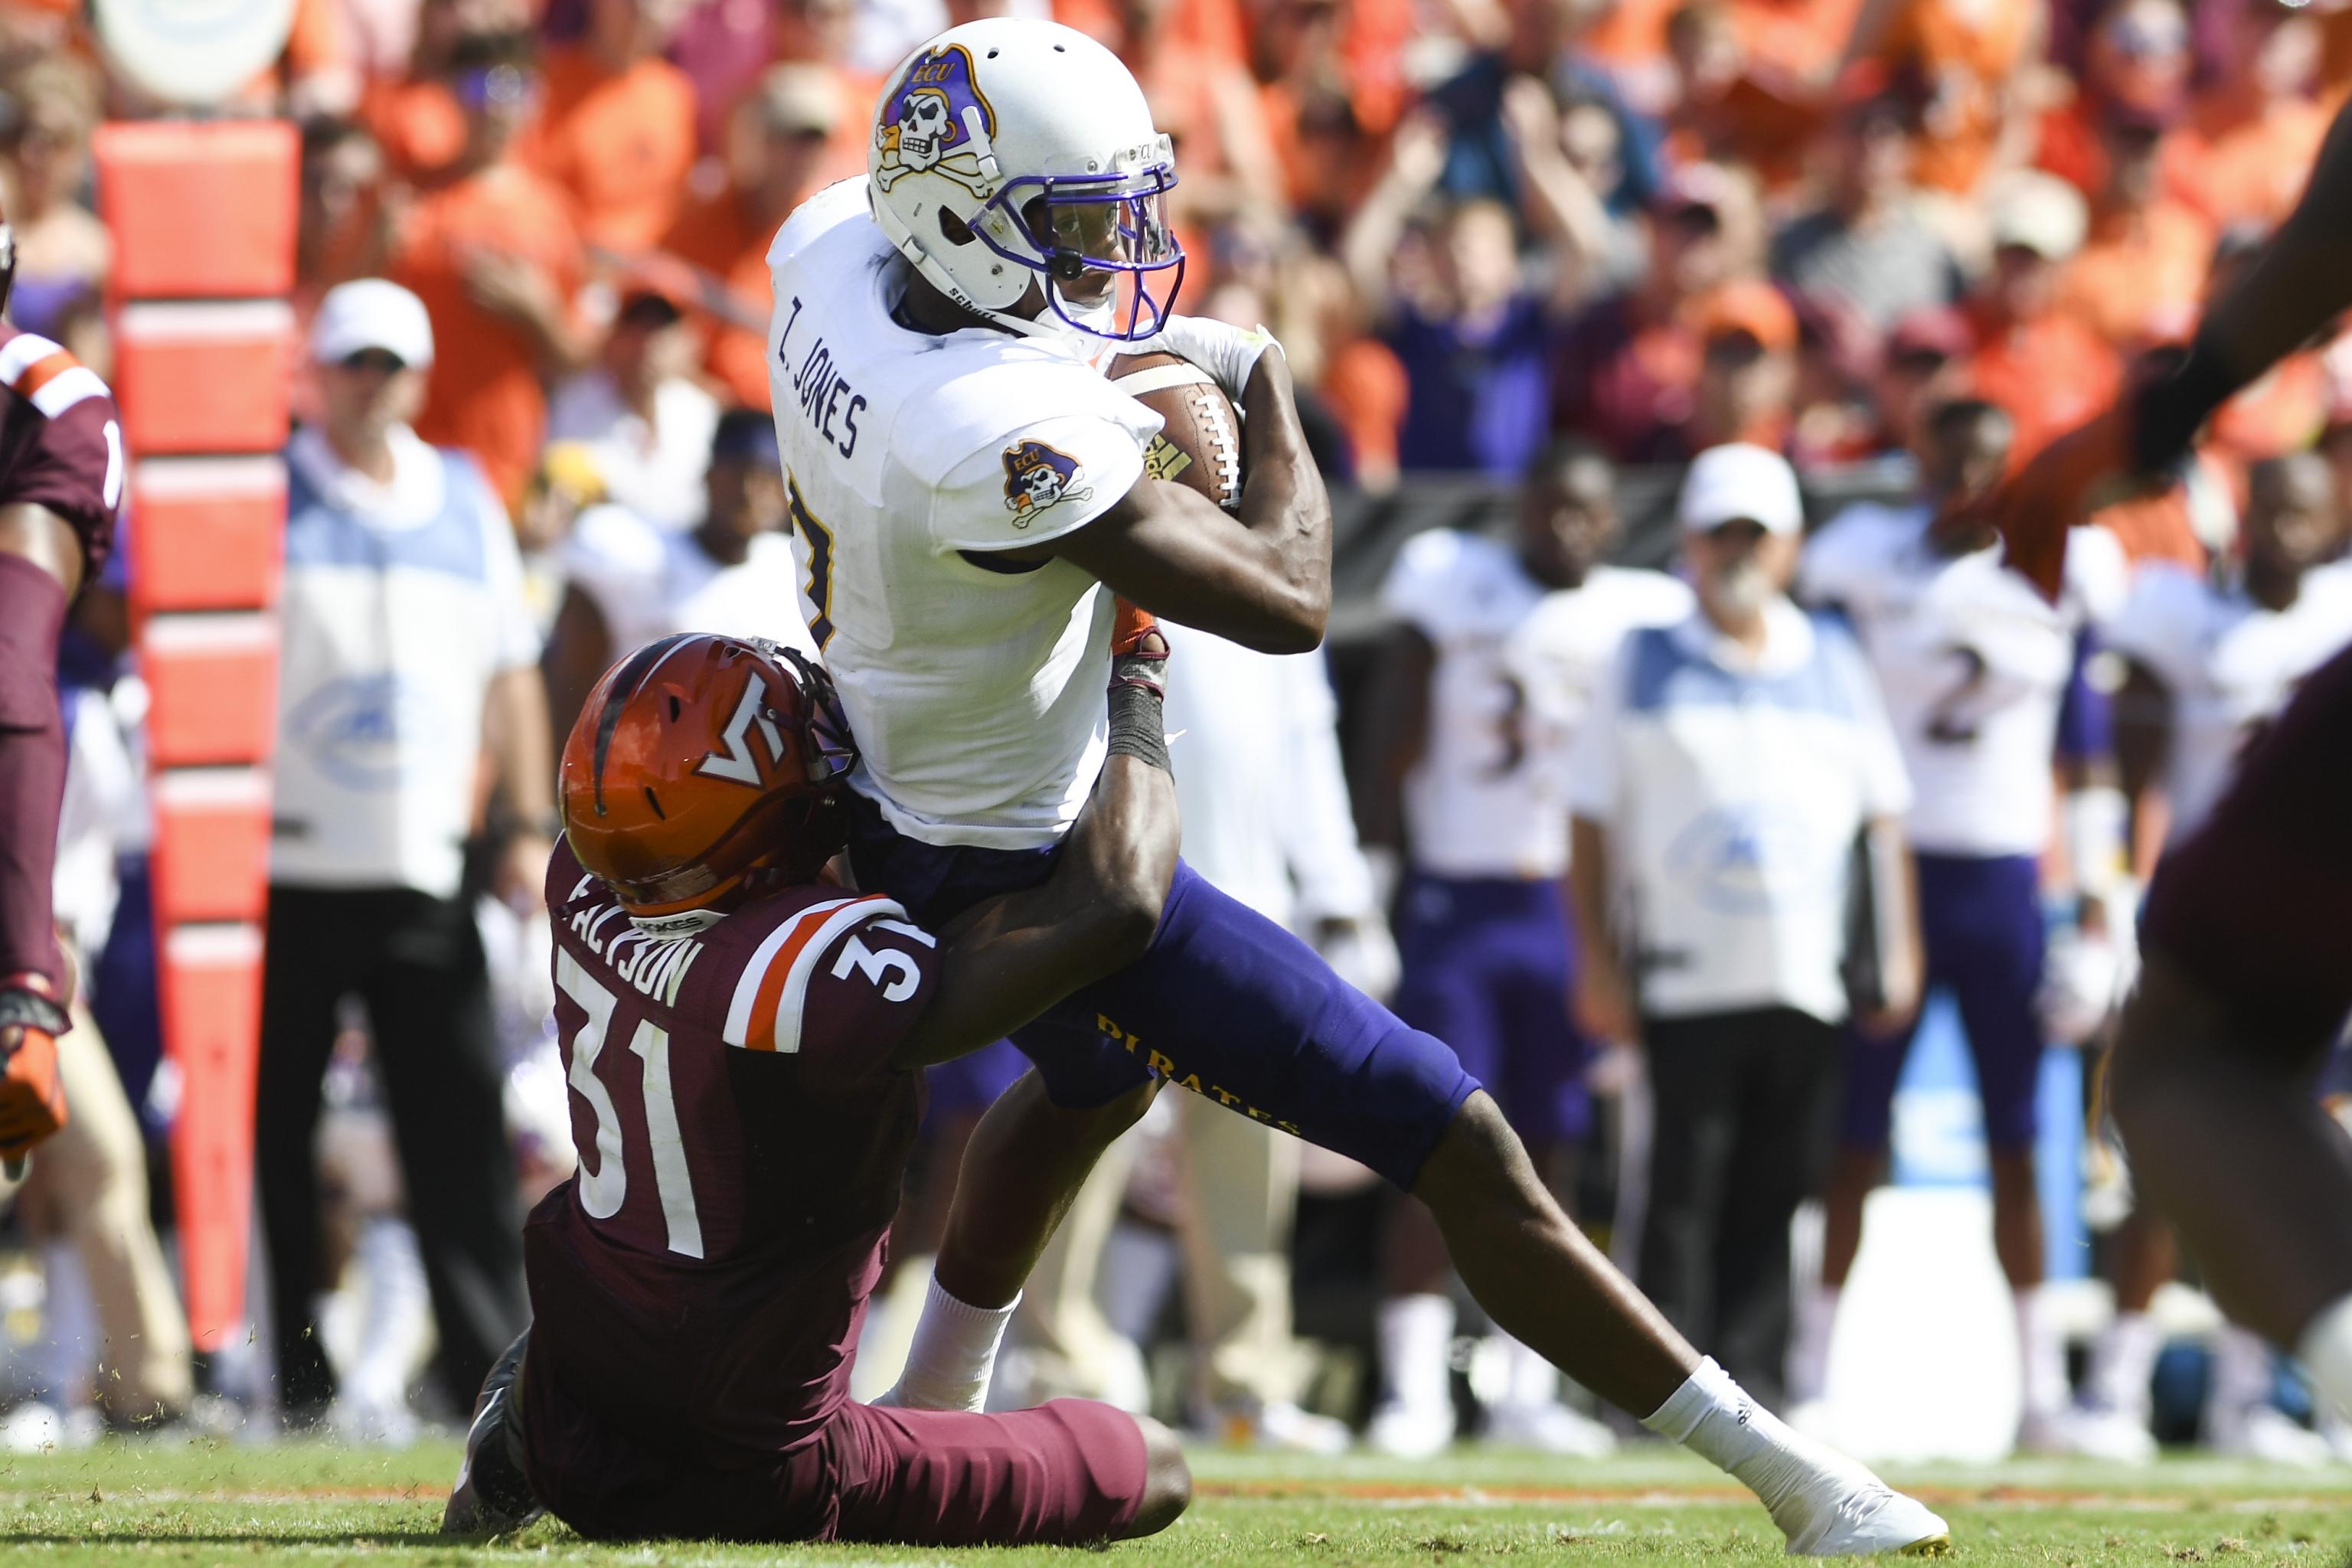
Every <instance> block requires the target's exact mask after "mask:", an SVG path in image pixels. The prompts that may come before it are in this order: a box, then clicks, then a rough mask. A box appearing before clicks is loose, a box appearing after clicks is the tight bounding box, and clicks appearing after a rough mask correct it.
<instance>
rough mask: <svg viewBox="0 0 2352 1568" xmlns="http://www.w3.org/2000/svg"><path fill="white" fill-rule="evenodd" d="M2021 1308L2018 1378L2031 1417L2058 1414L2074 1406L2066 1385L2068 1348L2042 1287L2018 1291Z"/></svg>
mask: <svg viewBox="0 0 2352 1568" xmlns="http://www.w3.org/2000/svg"><path fill="white" fill-rule="evenodd" d="M2011 1300H2013V1301H2014V1303H2015V1305H2016V1307H2017V1365H2018V1376H2019V1381H2020V1384H2021V1388H2022V1392H2023V1394H2024V1397H2025V1413H2026V1414H2027V1415H2057V1414H2058V1413H2059V1412H2061V1411H2063V1410H2064V1409H2065V1408H2066V1406H2067V1405H2069V1404H2071V1403H2073V1400H2074V1393H2073V1391H2072V1390H2071V1389H2069V1388H2068V1387H2067V1384H2066V1346H2065V1342H2063V1341H2062V1340H2061V1339H2059V1337H2058V1326H2057V1325H2056V1324H2055V1323H2053V1322H2052V1321H2050V1305H2049V1302H2048V1301H2046V1300H2044V1299H2043V1297H2042V1287H2041V1286H2039V1285H2028V1286H2025V1287H2024V1288H2022V1289H2019V1290H2017V1291H2015V1292H2014V1293H2013V1294H2012V1296H2011Z"/></svg>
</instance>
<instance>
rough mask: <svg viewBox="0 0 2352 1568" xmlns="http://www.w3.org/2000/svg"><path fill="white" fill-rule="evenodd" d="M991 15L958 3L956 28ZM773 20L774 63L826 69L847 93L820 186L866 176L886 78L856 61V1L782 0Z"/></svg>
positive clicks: (771, 49) (954, 11) (951, 13)
mask: <svg viewBox="0 0 2352 1568" xmlns="http://www.w3.org/2000/svg"><path fill="white" fill-rule="evenodd" d="M985 14H987V13H986V12H985V11H984V10H982V9H981V8H977V7H975V8H973V10H972V12H971V16H966V15H964V14H963V11H962V9H961V0H959V5H956V6H951V7H950V9H949V13H948V19H949V21H950V23H951V24H952V23H958V22H965V21H969V20H971V17H972V16H981V15H985ZM771 16H772V21H771V23H770V30H769V38H770V47H769V51H768V58H769V60H770V61H771V62H780V61H783V60H792V61H795V62H797V63H799V64H802V65H814V66H822V67H824V68H825V69H826V70H828V71H830V72H832V73H833V78H834V85H835V90H836V91H837V92H839V93H840V95H841V102H842V120H841V125H840V127H839V129H837V130H835V132H834V134H833V141H832V142H830V143H829V144H827V146H826V148H825V161H824V166H823V168H822V170H821V172H820V174H819V183H820V184H830V183H832V182H833V181H835V180H845V179H847V178H849V177H850V176H852V175H855V174H864V173H866V146H867V140H868V138H870V137H871V136H872V135H873V133H874V116H875V111H876V109H877V104H878V102H879V100H880V99H881V97H882V88H883V79H882V78H881V77H879V76H877V75H876V74H874V72H872V71H870V70H862V69H860V68H858V67H857V66H856V63H855V62H854V61H853V60H852V58H851V57H850V50H851V47H852V46H853V45H854V44H855V43H856V32H857V12H856V5H855V4H854V0H776V4H775V9H774V10H773V11H772V13H771ZM908 52H909V53H912V52H913V51H912V50H911V49H910V50H909V51H908ZM890 63H891V64H892V65H896V64H897V63H898V62H897V61H895V60H893V61H891V62H890ZM757 74H758V73H757V72H756V71H754V72H753V73H752V75H753V76H756V75H757Z"/></svg>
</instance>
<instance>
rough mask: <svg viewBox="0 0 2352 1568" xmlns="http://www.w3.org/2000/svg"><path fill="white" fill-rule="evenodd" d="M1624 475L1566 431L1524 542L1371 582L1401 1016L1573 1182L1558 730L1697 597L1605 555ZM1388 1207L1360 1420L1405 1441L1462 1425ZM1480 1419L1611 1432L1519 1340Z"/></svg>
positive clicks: (1408, 559)
mask: <svg viewBox="0 0 2352 1568" xmlns="http://www.w3.org/2000/svg"><path fill="white" fill-rule="evenodd" d="M1616 487H1617V471H1616V467H1615V465H1614V464H1612V462H1611V461H1610V460H1609V458H1608V456H1607V455H1606V454H1605V453H1603V452H1602V451H1601V449H1600V448H1599V447H1594V446H1592V445H1591V444H1589V443H1586V442H1582V441H1577V440H1569V441H1563V442H1561V443H1559V445H1557V446H1555V447H1553V448H1552V449H1551V450H1550V451H1549V452H1546V453H1545V454H1543V456H1542V457H1541V458H1538V460H1537V462H1536V463H1535V465H1534V466H1533V468H1531V469H1530V470H1529V472H1528V478H1527V483H1526V486H1525V488H1524V489H1523V490H1522V492H1521V495H1520V501H1519V528H1518V534H1517V540H1516V541H1515V542H1513V543H1510V544H1506V543H1503V542H1498V541H1496V540H1493V539H1489V538H1487V537H1486V536H1484V535H1481V534H1475V533H1467V532H1463V531H1458V530H1454V529H1432V530H1430V531H1428V532H1426V533H1422V534H1418V535H1416V536H1414V537H1413V538H1412V540H1410V541H1408V542H1406V544H1405V547H1404V549H1403V550H1402V552H1399V554H1398V556H1397V559H1396V564H1395V565H1394V566H1393V567H1392V568H1391V570H1390V573H1389V577H1388V584H1387V586H1386V587H1385V588H1384V589H1383V590H1382V595H1381V597H1382V600H1383V602H1384V604H1385V605H1386V607H1387V608H1388V610H1389V611H1390V612H1391V614H1392V615H1394V616H1396V617H1397V619H1398V621H1399V622H1400V623H1401V624H1400V625H1399V626H1398V628H1397V631H1396V632H1395V634H1394V636H1393V637H1391V639H1390V642H1389V645H1388V647H1387V649H1386V651H1385V654H1384V657H1383V658H1382V659H1381V666H1380V668H1379V670H1378V671H1377V673H1376V674H1375V676H1374V685H1373V689H1372V694H1371V699H1370V703H1369V704H1368V708H1367V712H1368V715H1369V717H1368V722H1367V724H1366V727H1365V731H1364V744H1363V752H1364V753H1365V754H1364V757H1363V765H1362V766H1361V767H1360V769H1359V773H1360V777H1361V780H1362V782H1361V784H1360V786H1359V793H1360V797H1361V798H1362V800H1363V802H1364V815H1365V816H1366V817H1367V819H1368V824H1369V826H1368V832H1369V834H1370V836H1371V837H1372V838H1373V840H1374V842H1375V843H1376V844H1377V845H1379V846H1380V847H1382V848H1385V849H1386V850H1387V851H1388V853H1389V855H1390V856H1391V858H1394V857H1396V856H1397V855H1398V854H1399V853H1400V852H1402V856H1403V858H1404V860H1405V863H1406V864H1407V865H1408V866H1409V867H1410V871H1409V873H1408V874H1407V875H1406V876H1405V878H1404V879H1403V883H1402V891H1401V896H1400V898H1399V900H1398V904H1397V938H1398V947H1399V952H1400V953H1401V955H1402V958H1403V961H1404V974H1403V979H1402V983H1401V984H1399V986H1398V988H1397V996H1396V1003H1395V1006H1396V1012H1397V1016H1399V1017H1401V1018H1402V1019H1404V1020H1405V1022H1407V1023H1409V1024H1411V1025H1412V1026H1414V1027H1416V1028H1420V1029H1425V1030H1427V1031H1428V1032H1429V1033H1431V1034H1433V1035H1435V1036H1436V1037H1438V1038H1440V1039H1442V1040H1444V1042H1445V1043H1446V1044H1448V1045H1450V1046H1452V1047H1454V1050H1455V1051H1456V1052H1457V1053H1458V1054H1459V1055H1460V1056H1461V1058H1462V1061H1463V1065H1464V1066H1465V1068H1468V1069H1469V1070H1470V1072H1471V1073H1472V1074H1473V1076H1475V1077H1476V1078H1477V1079H1480V1080H1481V1081H1482V1082H1485V1083H1486V1084H1488V1085H1490V1086H1492V1088H1493V1089H1494V1092H1495V1094H1496V1099H1497V1100H1499V1101H1500V1102H1501V1104H1502V1107H1503V1112H1504V1114H1505V1115H1506V1116H1507V1117H1508V1118H1509V1119H1510V1122H1511V1126H1512V1127H1513V1128H1514V1129H1515V1130H1516V1131H1517V1132H1518V1134H1519V1136H1520V1137H1521V1138H1522V1139H1524V1140H1526V1142H1527V1145H1528V1153H1529V1154H1530V1155H1531V1156H1533V1158H1534V1160H1535V1163H1536V1169H1537V1170H1538V1171H1539V1172H1541V1173H1544V1175H1545V1177H1546V1178H1547V1179H1548V1180H1549V1181H1550V1182H1551V1183H1552V1184H1553V1185H1554V1190H1555V1191H1558V1192H1566V1191H1567V1190H1569V1188H1570V1186H1571V1185H1572V1184H1573V1165H1572V1160H1573V1157H1574V1154H1575V1151H1576V1146H1577V1144H1578V1143H1580V1142H1581V1141H1582V1139H1583V1137H1584V1134H1585V1132H1586V1131H1587V1129H1588V1127H1589V1125H1590V1122H1591V1101H1590V1098H1589V1096H1588V1094H1587V1092H1586V1089H1585V1086H1584V1073H1585V1068H1587V1066H1588V1065H1589V1058H1590V1051H1589V1049H1588V1047H1587V1043H1586V1041H1585V1040H1584V1039H1583V1037H1581V1036H1580V1034H1579V1033H1578V1032H1577V1029H1576V1026H1575V1024H1574V1023H1573V1022H1572V1021H1571V1020H1570V1016H1569V1005H1568V998H1569V996H1570V993H1571V991H1572V990H1573V989H1574V982H1575V955H1574V946H1573V942H1574V939H1573V936H1572V934H1571V932H1570V929H1569V919H1568V910H1567V904H1566V900H1564V899H1563V898H1562V896H1561V892H1560V887H1561V879H1562V878H1563V877H1564V876H1565V875H1566V874H1567V871H1568V804H1567V800H1568V796H1567V783H1566V777H1565V774H1566V771H1567V752H1568V747H1569V743H1570V736H1571V735H1572V733H1573V731H1574V729H1575V725H1576V722H1577V721H1578V720H1579V719H1580V718H1581V717H1582V715H1583V712H1584V710H1585V707H1586V705H1587V703H1588V702H1589V700H1590V699H1591V691H1592V688H1593V686H1594V684H1595V682H1597V681H1598V680H1599V679H1601V676H1602V674H1603V673H1604V672H1605V671H1606V670H1607V669H1608V668H1609V663H1610V659H1611V658H1612V655H1613V654H1614V653H1615V652H1616V649H1617V646H1618V645H1619V644H1620V643H1621V642H1622V641H1623V640H1624V637H1625V634H1626V633H1627V632H1628V631H1630V630H1632V629H1633V627H1635V626H1663V625H1665V624H1667V623H1669V622H1672V621H1676V620H1680V619H1682V618H1683V617H1685V616H1688V615H1689V614H1690V612H1691V595H1690V590H1689V589H1688V588H1686V587H1685V586H1684V584H1682V583H1681V582H1680V581H1679V580H1678V579H1676V578H1673V577H1669V576H1667V575H1666V574H1664V573H1662V572H1643V571H1634V570H1629V569H1626V568H1623V567H1617V566H1609V565H1604V564H1602V561H1601V558H1602V557H1603V556H1605V555H1606V554H1607V553H1608V552H1609V551H1610V550H1611V549H1612V547H1613V546H1614V545H1615V543H1616V542H1617V538H1618V534H1619V522H1618V516H1617V498H1616ZM1393 1213H1394V1217H1393V1219H1392V1221H1391V1228H1390V1233H1389V1237H1388V1250H1389V1261H1388V1273H1389V1286H1390V1289H1391V1290H1392V1291H1393V1292H1395V1293H1394V1294H1393V1295H1391V1298H1390V1299H1389V1300H1387V1301H1386V1302H1384V1303H1382V1305H1381V1317H1380V1339H1381V1368H1382V1374H1383V1376H1382V1395H1381V1407H1380V1409H1379V1410H1378V1412H1377V1413H1376V1414H1375V1415H1374V1416H1373V1418H1372V1426H1371V1430H1370V1441H1371V1443H1372V1445H1373V1447H1378V1448H1380V1449H1381V1450H1383V1451H1384V1452H1388V1453H1391V1454H1398V1455H1403V1456H1412V1457H1418V1456H1423V1455H1427V1454H1431V1453H1434V1452H1436V1451H1437V1450H1438V1449H1440V1448H1442V1447H1444V1446H1445V1445H1446V1444H1447V1443H1448V1442H1449V1441H1451V1440H1452V1439H1453V1436H1454V1398H1453V1393H1452V1378H1451V1373H1450V1372H1449V1370H1448V1364H1447V1363H1448V1359H1449V1356H1450V1353H1451V1349H1452V1344H1453V1339H1454V1300H1453V1298H1452V1296H1450V1295H1449V1294H1447V1293H1446V1290H1445V1269H1446V1258H1445V1252H1444V1242H1443V1241H1442V1240H1441V1239H1440V1237H1438V1235H1437V1233H1436V1230H1435V1227H1434V1226H1433V1225H1432V1224H1431V1222H1430V1218H1429V1213H1428V1210H1426V1209H1425V1208H1423V1207H1422V1206H1421V1205H1418V1204H1406V1205H1397V1206H1396V1207H1395V1209H1394V1211H1393ZM1486 1436H1487V1437H1488V1438H1489V1439H1490V1440H1492V1441H1495V1442H1498V1443H1508V1444H1516V1445H1531V1446H1535V1447H1544V1448H1549V1449H1551V1450H1552V1451H1554V1452H1559V1453H1584V1454H1591V1453H1605V1452H1607V1451H1608V1449H1609V1447H1611V1442H1610V1438H1609V1434H1608V1430H1607V1428H1605V1427H1602V1426H1599V1425H1598V1424H1597V1423H1594V1422H1592V1421H1590V1420H1588V1419H1586V1418H1585V1417H1583V1416H1582V1415H1579V1414H1577V1413H1576V1412H1575V1411H1573V1410H1571V1409H1570V1408H1569V1407H1568V1406H1566V1405H1563V1404H1562V1403H1561V1402H1560V1399H1559V1379H1558V1377H1557V1375H1556V1374H1555V1373H1553V1371H1552V1368H1551V1363H1549V1362H1547V1361H1545V1360H1544V1359H1543V1358H1542V1357H1540V1356H1538V1355H1536V1354H1535V1353H1534V1352H1531V1351H1528V1349H1527V1347H1525V1346H1524V1345H1520V1344H1518V1343H1517V1342H1512V1343H1511V1368H1510V1375H1509V1377H1508V1378H1507V1384H1506V1389H1505V1392H1504V1394H1503V1396H1502V1397H1501V1398H1500V1399H1499V1400H1497V1401H1496V1404H1495V1405H1494V1406H1493V1408H1492V1409H1491V1410H1490V1411H1489V1412H1488V1419H1487V1426H1486Z"/></svg>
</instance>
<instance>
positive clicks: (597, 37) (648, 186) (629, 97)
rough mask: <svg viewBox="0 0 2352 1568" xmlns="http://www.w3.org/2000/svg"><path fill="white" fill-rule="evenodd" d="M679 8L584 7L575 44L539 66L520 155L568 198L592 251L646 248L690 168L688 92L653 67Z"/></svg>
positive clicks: (638, 1)
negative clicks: (539, 81)
mask: <svg viewBox="0 0 2352 1568" xmlns="http://www.w3.org/2000/svg"><path fill="white" fill-rule="evenodd" d="M685 16H686V0H590V4H589V6H588V30H587V32H586V33H585V34H583V36H582V37H581V39H580V41H579V43H577V44H575V45H572V46H571V47H567V48H562V49H558V50H556V51H554V52H553V53H552V54H551V55H550V56H549V57H548V61H547V83H546V103H545V106H544V107H543V108H542V110H541V115H540V121H539V124H538V126H537V127H536V128H535V130H534V132H533V133H532V135H531V137H530V145H529V151H528V152H527V153H526V154H525V156H526V157H527V158H528V160H529V161H530V163H531V164H532V165H533V166H534V167H535V168H537V169H538V170H539V172H540V173H541V174H543V175H545V176H546V177H547V178H548V179H550V180H552V181H553V182H554V183H555V184H558V185H560V186H562V188H563V189H564V191H565V192H566V193H568V194H569V195H570V196H571V199H572V213H573V216H574V217H575V219H576V220H577V223H578V226H579V230H580V235H581V237H582V238H583V239H584V240H586V241H587V242H588V243H589V244H590V245H592V246H603V247H607V248H610V249H613V250H615V251H621V252H634V251H642V250H646V249H648V248H650V247H652V246H653V245H654V243H655V242H656V241H657V240H659V239H660V238H661V237H662V235H663V233H664V232H665V231H666V230H667V229H668V227H669V226H670V225H671V224H672V223H674V222H676V221H677V212H678V206H679V204H680V203H681V202H683V201H684V200H685V196H686V177H687V174H688V172H689V171H691V170H692V169H693V167H694V84H693V83H691V82H689V81H688V80H687V79H686V73H685V72H683V71H681V70H679V69H678V68H677V67H676V66H674V65H671V64H670V63H669V62H668V61H667V60H666V59H664V58H661V53H662V50H664V49H665V48H667V47H669V40H670V36H671V35H672V34H673V33H675V32H676V31H677V26H678V24H679V23H680V22H681V21H683V20H684V19H685Z"/></svg>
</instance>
